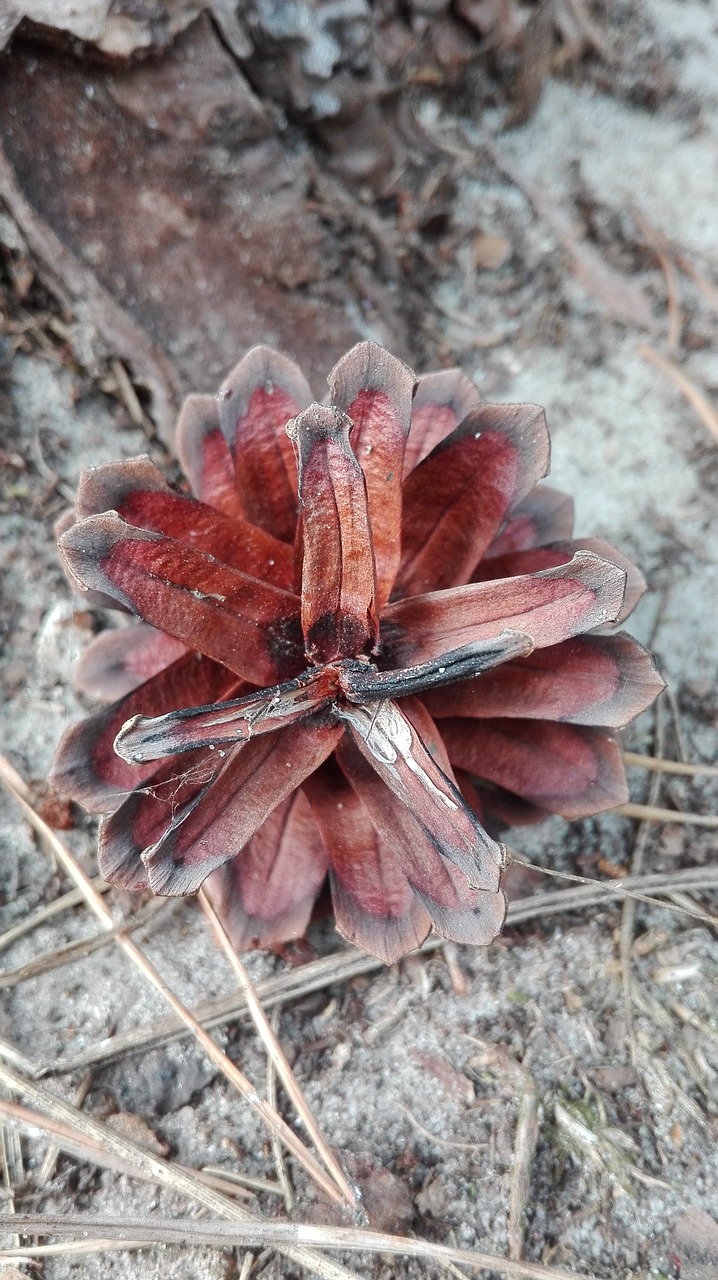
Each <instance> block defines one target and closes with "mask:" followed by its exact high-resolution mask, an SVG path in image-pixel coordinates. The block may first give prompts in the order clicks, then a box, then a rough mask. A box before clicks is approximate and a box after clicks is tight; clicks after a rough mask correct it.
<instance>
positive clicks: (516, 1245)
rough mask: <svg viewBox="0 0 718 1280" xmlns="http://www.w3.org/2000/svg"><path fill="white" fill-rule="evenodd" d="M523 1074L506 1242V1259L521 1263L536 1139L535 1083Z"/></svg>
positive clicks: (526, 1072)
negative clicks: (507, 1250) (507, 1253)
mask: <svg viewBox="0 0 718 1280" xmlns="http://www.w3.org/2000/svg"><path fill="white" fill-rule="evenodd" d="M522 1074H523V1077H524V1082H523V1090H522V1092H521V1101H520V1103H519V1117H518V1122H517V1124H516V1140H515V1143H514V1159H513V1165H512V1169H511V1191H510V1195H509V1221H508V1241H507V1243H508V1249H509V1257H510V1258H512V1259H513V1260H514V1262H518V1261H520V1259H521V1255H522V1253H523V1249H524V1234H525V1224H524V1213H525V1210H526V1204H527V1202H528V1198H529V1186H530V1183H531V1166H532V1164H533V1158H534V1153H535V1151H536V1142H537V1140H538V1092H537V1090H536V1083H535V1081H534V1078H533V1076H532V1075H531V1074H530V1072H529V1071H526V1070H524V1071H523V1072H522Z"/></svg>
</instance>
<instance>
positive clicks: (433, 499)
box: [53, 342, 662, 963]
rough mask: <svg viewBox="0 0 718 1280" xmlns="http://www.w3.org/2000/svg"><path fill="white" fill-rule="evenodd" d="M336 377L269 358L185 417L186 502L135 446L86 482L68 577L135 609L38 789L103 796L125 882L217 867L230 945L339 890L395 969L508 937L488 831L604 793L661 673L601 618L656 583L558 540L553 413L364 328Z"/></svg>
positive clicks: (560, 521)
mask: <svg viewBox="0 0 718 1280" xmlns="http://www.w3.org/2000/svg"><path fill="white" fill-rule="evenodd" d="M329 385H330V391H331V405H330V406H329V407H327V406H322V405H318V404H312V403H311V394H310V392H309V387H308V384H307V381H306V379H305V378H304V377H303V375H302V374H301V372H300V370H299V369H297V368H296V366H295V365H293V364H292V362H291V361H290V360H288V359H287V358H286V357H284V356H281V355H279V354H278V353H277V352H273V351H271V350H270V349H268V348H266V347H256V348H254V349H253V350H252V351H250V352H249V353H248V354H247V355H246V356H245V357H244V359H243V360H241V361H240V363H239V364H238V365H237V367H236V369H234V370H233V371H232V373H231V374H230V375H229V377H228V378H227V379H226V382H225V383H224V384H223V387H222V388H221V390H220V393H219V395H218V397H217V398H216V399H212V398H211V397H208V396H191V397H189V399H188V400H187V402H186V404H185V406H184V407H183V410H182V413H181V415H180V419H179V422H178V428H177V451H178V454H179V457H180V460H181V462H182V465H183V467H184V470H185V474H186V475H187V477H188V480H189V483H190V488H191V496H188V495H186V494H184V493H181V492H179V491H178V490H177V489H175V488H173V487H172V486H171V485H169V484H168V483H167V481H166V480H164V478H163V477H162V475H161V473H160V472H159V471H158V470H157V468H155V467H154V466H153V465H152V463H151V462H150V461H149V459H148V458H140V459H133V460H130V461H129V462H125V463H117V464H110V465H109V466H104V467H98V468H95V469H93V470H91V471H89V472H87V473H86V474H85V475H84V476H83V478H82V480H81V484H80V490H79V493H78V499H77V505H76V508H75V510H74V512H72V513H69V515H68V516H67V517H66V518H64V519H63V520H62V521H61V522H60V525H59V526H58V536H59V544H60V549H61V554H62V557H63V562H64V564H65V567H66V570H67V573H68V577H69V578H70V580H71V583H72V585H73V586H74V587H75V588H77V589H78V590H80V591H82V592H84V593H86V595H87V597H88V598H89V599H90V600H91V601H92V602H93V603H95V604H104V605H107V604H109V605H110V606H113V605H114V606H116V607H117V608H118V609H122V610H124V611H125V618H126V617H127V612H128V611H129V612H130V613H134V614H135V615H136V616H137V618H139V619H140V621H139V622H138V623H137V624H136V625H135V626H134V627H132V626H125V627H121V628H118V629H117V630H113V631H111V632H108V633H105V634H103V635H100V636H99V637H97V638H96V639H95V640H94V641H93V642H92V644H91V646H90V647H89V649H88V651H87V655H86V657H85V659H84V661H83V663H82V665H81V668H80V680H81V682H82V683H83V687H84V688H86V689H88V690H89V691H91V692H93V693H96V694H99V695H100V696H105V697H108V698H110V699H114V700H113V701H112V703H111V705H110V706H108V707H107V708H105V710H104V711H100V712H98V713H97V714H95V715H94V716H91V717H90V718H89V719H87V720H85V721H83V722H82V723H80V724H79V725H77V726H75V727H74V728H73V729H71V730H70V731H69V732H68V733H67V734H66V735H65V737H64V739H63V741H62V742H61V744H60V747H59V749H58V753H57V757H56V763H55V771H54V776H53V781H54V783H55V785H56V786H57V787H58V789H60V790H62V791H64V792H65V793H66V794H69V795H71V796H73V797H74V798H76V799H78V800H80V801H81V803H83V804H84V805H85V806H86V807H87V808H89V809H91V810H94V811H95V812H103V813H105V815H106V816H105V817H104V818H103V821H102V824H101V833H100V847H99V865H100V870H101V872H102V874H103V875H104V876H105V877H106V878H108V879H109V880H111V881H112V882H114V883H116V884H119V885H122V886H123V887H124V888H126V889H146V888H147V887H149V888H151V889H153V890H154V891H155V892H157V893H165V894H181V893H191V892H194V891H195V890H196V889H198V888H199V886H200V885H201V884H203V883H205V884H206V888H207V892H208V893H209V895H210V897H211V898H212V901H213V902H214V904H215V907H216V908H217V910H218V911H219V913H220V916H221V918H222V919H223V921H224V923H225V925H226V927H227V929H228V930H229V933H230V936H231V937H232V938H233V940H234V943H235V945H236V946H237V947H238V948H239V949H244V948H248V947H252V946H260V945H261V946H265V945H270V944H271V945H275V946H276V945H278V944H281V943H284V942H286V941H288V940H289V939H292V938H296V937H299V936H301V934H302V933H303V931H304V930H305V929H306V927H307V924H308V923H309V920H310V918H311V914H312V909H313V905H314V903H315V901H316V900H317V898H318V897H320V896H321V893H322V886H323V885H324V884H325V882H326V880H327V878H328V882H329V885H330V888H331V894H332V898H333V904H334V913H335V918H336V923H337V927H338V928H339V930H340V931H341V932H342V933H343V934H344V936H345V937H346V938H347V939H348V940H350V941H351V942H353V943H354V944H356V945H357V946H360V947H363V948H365V949H366V950H368V951H371V952H372V953H373V954H374V955H377V956H379V957H380V958H381V959H382V960H384V961H386V962H387V963H392V962H393V961H395V960H396V959H398V958H399V957H400V956H401V955H403V954H405V953H406V952H407V951H409V950H411V949H412V948H414V947H417V946H418V945H419V944H420V943H421V942H422V940H423V939H424V938H425V937H426V934H427V933H428V931H429V930H430V929H432V928H433V929H434V930H435V931H436V932H437V933H439V934H440V935H441V936H443V937H445V938H450V939H454V940H456V941H459V942H471V943H474V944H479V945H484V944H486V943H488V942H490V941H491V939H492V938H493V937H495V935H496V934H497V933H498V932H499V931H500V929H501V927H502V924H503V920H504V916H505V910H506V903H505V899H504V894H503V892H502V890H501V881H502V873H503V868H504V861H505V859H504V851H503V848H502V846H501V845H500V844H498V843H497V841H496V840H495V839H494V838H493V837H492V835H491V834H490V831H489V830H487V827H488V828H490V827H491V824H492V822H494V821H496V820H498V821H502V822H507V821H508V822H527V821H536V820H538V819H540V818H541V817H542V816H543V815H544V814H546V813H559V814H563V815H564V816H566V817H569V818H572V817H582V816H585V815H587V814H589V813H592V812H595V811H597V810H600V809H606V808H610V807H612V806H614V805H617V804H620V803H621V802H622V801H623V800H624V799H625V796H626V787H625V775H624V770H623V764H622V759H621V753H620V750H619V747H618V743H617V741H616V739H615V737H614V736H613V733H612V729H613V728H616V727H619V726H621V725H623V724H625V723H626V722H627V721H628V720H630V719H631V718H632V717H633V716H635V715H637V714H638V713H639V712H640V711H641V710H643V709H644V708H645V707H646V706H648V705H649V704H650V703H651V701H652V700H653V698H655V696H656V694H657V693H658V692H659V690H660V688H661V687H662V681H661V680H660V677H659V676H658V674H657V673H656V671H655V668H654V666H653V664H652V662H651V659H650V656H649V655H648V654H647V653H646V651H645V650H644V649H642V648H641V646H640V645H638V644H637V643H636V642H635V641H634V640H632V639H631V638H630V637H629V636H626V635H623V634H621V635H613V634H605V629H606V628H610V627H612V626H615V625H616V624H617V623H618V622H621V621H622V620H623V618H624V617H625V616H626V615H627V613H628V612H630V610H631V608H632V607H633V605H634V604H635V603H636V600H637V599H638V598H639V596H640V594H641V592H642V591H643V589H644V588H645V583H644V582H643V580H642V578H641V576H640V574H638V572H637V571H636V570H635V569H634V567H633V566H632V565H631V564H630V563H629V562H628V561H627V560H626V559H625V558H624V557H623V556H621V555H620V553H618V552H616V551H615V550H614V549H613V548H612V547H610V546H609V545H608V544H606V543H603V542H601V541H599V540H595V539H587V540H583V541H572V540H571V538H572V531H573V530H572V519H573V514H572V504H571V502H570V499H567V498H566V497H565V496H564V495H562V494H560V493H557V492H556V491H555V490H553V489H549V488H548V487H545V486H542V485H541V484H540V483H539V481H540V480H541V477H542V476H543V475H544V474H545V473H546V470H547V467H548V435H547V432H546V427H545V423H544V419H543V413H542V411H541V410H540V409H538V408H537V407H536V406H532V405H487V404H483V403H482V402H481V401H480V398H479V396H478V393H477V392H476V390H475V388H474V387H473V386H472V385H471V383H470V382H469V381H468V379H467V378H466V377H465V375H464V374H463V373H462V372H461V371H460V370H458V369H449V370H444V371H442V372H440V373H435V374H428V375H426V376H425V377H424V378H422V379H420V380H419V383H418V385H417V383H416V380H415V378H414V375H413V373H412V372H411V370H409V369H407V368H406V366H405V365H403V364H402V363H401V362H400V361H398V360H396V359H395V358H394V357H393V356H391V355H389V354H388V352H385V351H382V350H381V348H379V347H377V346H376V345H375V344H374V343H371V342H365V343H360V344H359V345H358V346H357V347H355V348H354V349H353V350H352V351H350V352H349V353H348V354H347V355H346V356H345V357H344V358H343V359H342V360H340V361H339V364H338V365H337V366H336V367H335V369H334V370H333V371H332V373H331V374H330V377H329ZM415 391H416V401H415V402H414V411H413V416H412V396H413V395H414V392H415ZM288 432H289V434H288ZM290 435H291V439H290ZM295 449H296V462H295V452H294V451H295ZM389 600H391V603H388V601H389Z"/></svg>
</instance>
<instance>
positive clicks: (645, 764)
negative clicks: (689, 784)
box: [622, 751, 718, 778]
mask: <svg viewBox="0 0 718 1280" xmlns="http://www.w3.org/2000/svg"><path fill="white" fill-rule="evenodd" d="M622 754H623V763H624V764H628V765H635V767H636V768H637V769H648V770H650V771H651V772H653V773H678V774H681V775H682V776H685V777H687V778H699V777H701V776H703V775H705V777H707V778H718V765H714V764H686V763H684V761H683V760H664V759H663V757H662V756H642V755H639V754H638V752H636V751H624V752H623V753H622Z"/></svg>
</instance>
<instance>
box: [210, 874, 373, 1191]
mask: <svg viewBox="0 0 718 1280" xmlns="http://www.w3.org/2000/svg"><path fill="white" fill-rule="evenodd" d="M198 896H199V902H200V906H201V907H202V910H203V911H204V914H205V915H206V917H207V919H208V920H209V923H210V926H211V928H212V932H213V933H214V936H215V938H216V939H217V941H218V943H219V945H220V946H221V948H222V950H223V951H224V953H225V955H226V957H227V959H228V961H229V963H230V965H231V967H232V970H233V971H234V974H235V977H236V978H237V979H238V981H239V984H240V986H241V988H242V992H243V994H244V995H245V996H246V999H247V1006H248V1008H249V1012H250V1013H251V1015H252V1019H253V1021H254V1025H255V1027H256V1028H257V1034H258V1035H259V1038H260V1040H261V1041H262V1043H263V1045H264V1047H265V1049H266V1050H267V1053H268V1054H269V1056H270V1057H271V1059H272V1061H273V1063H274V1066H275V1069H276V1072H277V1075H278V1076H279V1078H280V1080H281V1081H282V1084H283V1085H284V1087H285V1089H286V1090H287V1093H288V1094H289V1096H290V1098H291V1100H292V1102H293V1103H294V1106H295V1107H296V1109H297V1112H298V1114H299V1115H300V1117H301V1119H302V1122H303V1124H304V1127H305V1129H306V1131H307V1133H308V1134H309V1136H310V1138H311V1139H312V1141H313V1142H314V1144H315V1146H316V1148H317V1151H318V1153H319V1155H320V1156H321V1158H322V1160H323V1161H324V1164H325V1165H326V1167H327V1169H328V1170H329V1172H330V1173H331V1175H332V1177H333V1178H334V1180H335V1181H336V1184H337V1186H338V1187H339V1188H340V1189H341V1191H342V1193H343V1195H344V1198H345V1199H346V1201H347V1204H350V1205H351V1206H352V1208H356V1206H357V1197H356V1192H355V1191H354V1190H353V1189H352V1187H351V1186H350V1185H349V1182H348V1181H347V1177H346V1174H345V1173H344V1171H343V1170H342V1168H341V1165H340V1164H339V1161H338V1160H337V1158H336V1156H335V1155H334V1153H333V1151H332V1150H331V1148H330V1146H329V1144H328V1143H327V1140H326V1138H325V1137H324V1134H323V1133H322V1131H321V1129H320V1128H319V1125H318V1124H317V1121H316V1119H315V1117H314V1115H313V1113H312V1110H311V1108H310V1106H309V1103H308V1102H307V1100H306V1098H305V1097H304V1094H303V1093H302V1091H301V1089H300V1087H299V1084H298V1082H297V1078H296V1076H295V1074H294V1072H293V1071H292V1068H291V1067H290V1065H289V1063H288V1061H287V1059H286V1056H285V1053H284V1050H283V1049H282V1046H281V1045H280V1043H279V1041H278V1039H277V1037H276V1035H275V1033H274V1031H273V1030H272V1027H271V1026H270V1023H269V1019H268V1017H267V1015H266V1013H265V1011H264V1009H263V1007H262V1004H261V1001H260V1000H259V997H258V996H257V993H256V991H255V990H254V987H253V985H252V979H251V978H250V976H249V974H248V972H247V970H246V968H245V966H244V964H243V963H242V961H241V960H240V958H239V956H238V955H237V953H236V951H235V950H234V947H233V946H232V943H231V941H230V938H229V935H228V934H227V931H226V929H225V928H224V925H223V924H222V922H221V920H220V919H219V916H218V915H217V913H216V911H215V910H214V907H213V906H212V904H211V902H210V901H209V898H208V897H207V895H206V893H204V892H203V891H202V890H201V889H200V891H199V895H198Z"/></svg>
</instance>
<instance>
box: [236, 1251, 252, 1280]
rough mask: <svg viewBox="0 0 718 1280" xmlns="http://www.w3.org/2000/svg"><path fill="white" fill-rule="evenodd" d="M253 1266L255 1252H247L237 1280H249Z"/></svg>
mask: <svg viewBox="0 0 718 1280" xmlns="http://www.w3.org/2000/svg"><path fill="white" fill-rule="evenodd" d="M253 1266H254V1254H253V1253H245V1255H244V1260H243V1262H242V1270H241V1271H240V1273H239V1276H238V1277H237V1280H249V1277H250V1274H251V1271H252V1267H253Z"/></svg>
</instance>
